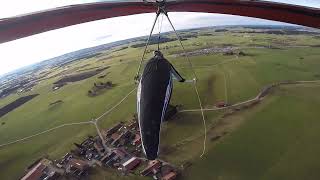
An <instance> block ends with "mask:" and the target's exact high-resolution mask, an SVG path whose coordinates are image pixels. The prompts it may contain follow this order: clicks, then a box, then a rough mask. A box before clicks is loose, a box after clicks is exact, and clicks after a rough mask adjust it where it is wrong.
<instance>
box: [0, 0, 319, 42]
mask: <svg viewBox="0 0 320 180" xmlns="http://www.w3.org/2000/svg"><path fill="white" fill-rule="evenodd" d="M166 9H167V11H168V12H207V13H220V14H232V15H239V16H247V17H254V18H261V19H267V20H274V21H280V22H286V23H292V24H297V25H303V26H308V27H314V28H320V9H316V8H310V7H304V6H297V5H289V4H284V3H275V2H266V1H259V0H255V1H252V0H179V1H175V0H168V1H167V2H166ZM156 10H157V8H156V7H155V6H154V4H151V3H144V2H142V0H140V1H138V0H137V1H130V2H120V1H119V2H99V3H90V4H80V5H72V6H66V7H61V8H55V9H50V10H46V11H41V12H35V13H31V14H26V15H21V16H16V17H12V18H6V19H0V43H4V42H8V41H12V40H15V39H19V38H23V37H26V36H31V35H34V34H38V33H42V32H46V31H50V30H54V29H58V28H63V27H67V26H71V25H76V24H80V23H85V22H89V21H94V20H100V19H106V18H111V17H117V16H126V15H132V14H140V13H150V12H155V11H156Z"/></svg>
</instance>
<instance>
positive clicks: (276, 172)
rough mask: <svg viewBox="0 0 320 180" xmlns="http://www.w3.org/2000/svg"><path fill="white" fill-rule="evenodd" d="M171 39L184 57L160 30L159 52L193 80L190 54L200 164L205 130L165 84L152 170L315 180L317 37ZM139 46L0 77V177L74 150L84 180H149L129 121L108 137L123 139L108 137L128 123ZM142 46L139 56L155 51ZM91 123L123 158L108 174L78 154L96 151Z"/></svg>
mask: <svg viewBox="0 0 320 180" xmlns="http://www.w3.org/2000/svg"><path fill="white" fill-rule="evenodd" d="M179 33H180V34H181V35H182V37H183V43H184V45H185V47H186V49H187V53H185V52H183V51H182V49H181V47H180V46H179V43H178V41H176V40H175V36H174V34H173V33H164V34H162V37H163V38H164V39H163V41H161V44H160V47H161V51H162V52H163V54H164V55H165V57H166V58H167V59H168V60H169V61H170V62H171V63H172V64H174V66H175V67H176V69H177V70H178V71H179V72H180V73H181V74H182V76H184V77H185V78H186V79H193V78H194V77H193V76H192V70H191V69H190V66H189V64H188V61H187V60H186V58H185V56H186V55H188V56H190V59H191V61H192V64H193V67H194V69H195V71H196V73H197V76H198V83H197V86H198V88H199V91H200V96H201V100H202V102H203V105H204V107H205V109H206V111H205V119H206V121H207V124H206V125H207V141H206V152H205V154H204V156H203V157H202V158H200V155H201V152H202V148H203V138H204V136H203V135H204V134H203V132H204V131H203V125H202V119H201V113H200V111H199V103H198V100H197V97H196V93H195V92H194V89H193V85H192V84H190V83H179V82H175V84H174V91H173V96H172V101H171V104H172V105H174V106H175V107H174V108H177V112H176V111H174V113H173V114H174V115H173V116H170V118H169V120H168V121H166V122H164V123H163V126H162V134H161V147H160V157H159V159H160V162H161V163H160V164H161V167H162V168H163V167H164V169H166V170H168V169H170V172H175V173H177V174H178V176H177V178H178V179H222V180H229V179H239V180H240V179H245V180H248V179H266V180H267V179H279V180H280V179H319V178H320V172H319V171H318V167H320V160H319V159H318V158H317V157H318V154H319V153H320V145H319V143H317V140H318V139H319V138H320V122H319V121H318V119H319V117H320V112H319V110H318V107H319V105H320V96H319V95H320V94H319V93H320V32H319V31H316V30H312V29H307V28H303V27H292V26H288V27H287V26H261V27H259V26H258V27H257V26H246V27H242V26H230V27H213V28H201V29H191V30H184V31H180V32H179ZM144 40H145V37H141V38H134V39H130V40H127V41H120V42H116V43H111V44H109V45H103V46H99V47H94V48H89V49H85V50H81V51H79V52H73V53H71V54H69V55H65V56H60V57H57V58H54V59H51V60H47V61H44V62H42V63H40V64H37V65H34V66H30V67H27V68H25V69H23V70H21V71H16V72H14V73H12V74H8V75H6V76H3V77H1V79H0V98H1V99H0V114H1V117H0V167H1V169H0V179H5V180H11V179H19V178H21V177H23V176H24V175H25V174H26V173H27V169H28V167H29V169H30V168H31V169H32V168H34V167H35V166H36V165H37V164H38V163H39V162H41V163H42V164H48V163H49V164H50V160H57V161H53V163H51V165H52V166H53V168H56V169H58V171H59V172H60V171H63V169H64V168H66V167H67V166H68V163H65V165H64V164H63V163H61V160H62V159H68V157H69V156H70V154H68V155H67V156H65V155H66V154H67V153H71V154H73V155H72V158H71V159H73V160H71V161H70V162H69V165H70V163H71V164H72V163H80V164H81V163H85V164H88V166H92V165H93V164H94V166H95V167H90V168H89V170H88V171H86V173H84V176H83V178H85V179H97V180H98V179H104V178H105V179H117V180H121V179H151V178H152V177H151V175H152V173H151V174H147V175H148V176H150V177H143V176H141V175H143V172H144V171H143V169H144V168H147V166H148V162H146V161H145V160H144V159H143V155H142V154H141V146H139V145H137V144H134V145H133V144H132V143H133V141H134V140H137V139H139V138H138V134H139V133H138V132H137V129H138V128H137V124H136V125H135V126H134V127H133V129H131V130H130V133H131V136H130V138H131V139H130V138H129V139H130V142H127V141H119V142H120V143H119V142H114V139H113V141H112V142H111V140H110V138H111V139H112V138H117V137H119V136H120V135H122V134H123V136H126V134H125V132H126V131H123V129H121V130H119V129H117V130H116V131H115V132H113V133H111V134H109V135H108V133H107V132H108V131H110V129H112V127H114V126H115V125H117V124H118V123H119V122H123V127H127V126H128V127H129V125H130V124H131V123H134V122H135V121H133V120H134V119H135V117H134V116H135V111H136V91H135V90H134V88H135V84H134V82H133V77H134V75H135V73H136V71H137V68H138V64H139V60H140V58H141V54H142V52H143V47H141V44H142V43H143V42H144ZM151 44H152V45H151V46H150V47H149V50H148V51H147V55H146V57H147V58H150V57H151V56H152V51H153V50H155V49H156V48H157V45H156V43H154V42H153V43H151ZM130 92H131V93H130ZM128 93H130V94H128ZM126 95H128V96H127V98H126V99H124V101H123V102H122V103H120V104H119V102H121V100H122V99H123V98H124V97H125V96H126ZM115 105H117V106H115ZM113 107H115V108H113ZM111 108H112V111H109V110H110V109H111ZM101 115H103V116H101ZM96 119H99V120H96ZM124 124H125V125H124ZM95 125H97V127H98V128H99V130H100V131H101V132H102V135H103V136H104V138H105V139H106V140H107V139H109V140H110V141H109V144H107V145H108V146H109V147H112V148H120V149H122V150H123V149H124V150H125V151H126V152H130V153H129V155H128V156H126V157H125V158H122V159H121V160H119V164H118V165H119V166H117V167H119V168H120V169H119V170H118V169H117V168H115V167H116V166H115V165H114V164H111V165H106V163H105V162H103V161H101V162H102V163H100V164H99V162H100V160H101V159H100V160H99V162H98V163H93V162H95V161H93V160H94V159H95V158H94V157H89V158H88V157H86V155H83V154H82V155H81V152H79V149H80V150H81V149H86V148H87V147H88V148H91V145H93V144H94V143H93V144H91V145H90V147H89V146H87V144H86V143H89V144H90V142H91V141H92V140H93V139H94V140H93V141H95V142H96V144H99V142H100V140H99V136H98V134H97V131H96V127H95ZM88 137H89V138H88ZM128 137H129V136H128ZM136 138H137V139H136ZM83 142H86V143H84V144H83ZM135 142H138V141H135ZM118 143H119V144H118ZM75 144H76V145H75ZM96 146H98V145H96ZM101 146H103V145H100V146H99V147H100V148H101ZM95 148H96V149H97V148H98V147H95ZM126 148H127V149H126ZM98 149H99V148H98ZM113 150H117V149H113ZM133 152H135V153H137V154H133ZM102 154H104V153H102ZM120 154H121V153H120ZM64 156H65V157H64ZM63 157H64V158H63ZM40 158H46V159H49V161H48V160H41V161H37V160H39V159H40ZM101 158H102V157H101ZM132 158H137V159H138V160H136V159H132ZM88 159H90V160H88ZM69 160H70V159H69ZM128 161H129V162H130V163H129V164H131V163H135V162H136V166H135V167H134V168H133V169H132V170H130V171H127V169H126V168H124V167H127V166H126V165H128V163H127V164H126V163H125V162H128ZM138 161H139V163H137V162H138ZM59 162H60V164H62V166H63V167H62V168H59V167H57V164H59ZM149 163H156V164H158V163H159V162H149ZM32 165H33V166H32ZM51 165H50V166H51ZM84 167H85V166H84ZM39 168H40V167H39ZM123 168H124V169H123ZM130 169H131V168H130ZM170 172H169V171H168V173H170ZM64 173H65V172H64ZM157 173H158V174H156V175H159V172H157ZM171 175H172V174H171ZM67 177H73V175H70V174H69V175H68V176H67ZM161 177H162V178H163V179H164V176H161ZM60 178H62V179H63V178H65V177H60Z"/></svg>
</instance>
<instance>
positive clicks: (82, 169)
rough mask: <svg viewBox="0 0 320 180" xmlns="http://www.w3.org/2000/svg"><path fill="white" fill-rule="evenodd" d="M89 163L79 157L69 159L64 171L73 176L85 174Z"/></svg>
mask: <svg viewBox="0 0 320 180" xmlns="http://www.w3.org/2000/svg"><path fill="white" fill-rule="evenodd" d="M88 169H89V165H88V163H87V162H86V161H83V160H80V159H70V161H69V162H68V164H67V168H66V172H67V173H70V174H72V175H75V176H78V177H79V176H80V177H81V176H83V175H86V174H87V171H88Z"/></svg>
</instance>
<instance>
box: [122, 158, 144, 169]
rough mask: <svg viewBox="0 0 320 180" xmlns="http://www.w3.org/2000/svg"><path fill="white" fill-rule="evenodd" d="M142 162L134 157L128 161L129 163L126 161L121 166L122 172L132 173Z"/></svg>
mask: <svg viewBox="0 0 320 180" xmlns="http://www.w3.org/2000/svg"><path fill="white" fill-rule="evenodd" d="M140 162H141V160H140V159H138V158H136V157H132V158H130V159H128V160H127V161H125V162H124V163H122V164H121V167H122V170H124V171H132V170H134V169H135V168H136V167H138V165H139V164H140Z"/></svg>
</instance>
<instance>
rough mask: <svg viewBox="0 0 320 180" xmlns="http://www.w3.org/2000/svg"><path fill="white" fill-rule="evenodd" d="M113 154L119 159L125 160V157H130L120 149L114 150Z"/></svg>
mask: <svg viewBox="0 0 320 180" xmlns="http://www.w3.org/2000/svg"><path fill="white" fill-rule="evenodd" d="M113 152H114V153H115V154H116V157H117V158H119V159H124V158H125V157H127V156H128V154H127V152H126V151H125V150H123V149H120V148H118V149H115V150H113Z"/></svg>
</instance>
